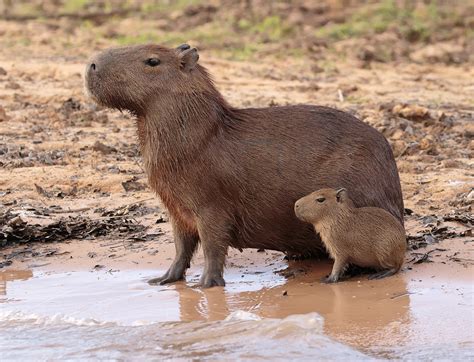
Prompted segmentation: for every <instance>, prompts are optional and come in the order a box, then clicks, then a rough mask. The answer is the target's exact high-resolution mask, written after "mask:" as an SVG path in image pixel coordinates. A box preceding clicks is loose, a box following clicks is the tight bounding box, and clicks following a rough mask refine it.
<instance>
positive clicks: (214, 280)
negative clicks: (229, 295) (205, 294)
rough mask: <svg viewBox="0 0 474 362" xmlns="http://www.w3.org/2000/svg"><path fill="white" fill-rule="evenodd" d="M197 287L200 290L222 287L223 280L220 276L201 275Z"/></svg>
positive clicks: (223, 284)
mask: <svg viewBox="0 0 474 362" xmlns="http://www.w3.org/2000/svg"><path fill="white" fill-rule="evenodd" d="M199 285H200V286H201V287H202V288H211V287H224V286H225V280H224V278H223V277H222V276H221V275H210V274H203V275H202V276H201V280H200V281H199Z"/></svg>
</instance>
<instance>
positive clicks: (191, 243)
mask: <svg viewBox="0 0 474 362" xmlns="http://www.w3.org/2000/svg"><path fill="white" fill-rule="evenodd" d="M172 226H173V234H174V245H175V248H176V256H175V258H174V261H173V263H172V264H171V266H170V268H169V269H168V271H167V272H166V273H165V274H164V275H163V276H161V277H159V278H153V279H150V280H149V281H148V283H149V284H152V285H157V284H168V283H173V282H176V281H178V280H183V279H184V275H185V273H186V269H187V268H189V267H190V264H191V259H192V257H193V255H194V252H195V251H196V248H197V245H198V242H199V236H198V234H197V233H190V232H188V231H186V230H184V229H183V228H181V227H180V226H179V225H178V224H176V223H175V222H173V221H172Z"/></svg>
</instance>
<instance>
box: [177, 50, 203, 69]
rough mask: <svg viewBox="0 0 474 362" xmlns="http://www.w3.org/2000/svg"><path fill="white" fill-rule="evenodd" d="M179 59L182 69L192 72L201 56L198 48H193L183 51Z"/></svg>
mask: <svg viewBox="0 0 474 362" xmlns="http://www.w3.org/2000/svg"><path fill="white" fill-rule="evenodd" d="M179 58H180V61H181V68H182V69H184V70H186V71H190V70H192V69H193V68H194V67H195V66H196V64H197V62H198V60H199V54H198V51H197V49H196V48H191V49H186V50H184V51H182V52H181V53H180V54H179Z"/></svg>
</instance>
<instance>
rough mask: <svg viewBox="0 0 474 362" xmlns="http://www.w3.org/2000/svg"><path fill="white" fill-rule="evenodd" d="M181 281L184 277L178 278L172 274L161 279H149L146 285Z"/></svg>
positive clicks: (167, 274)
mask: <svg viewBox="0 0 474 362" xmlns="http://www.w3.org/2000/svg"><path fill="white" fill-rule="evenodd" d="M183 279H184V275H181V276H178V275H173V274H172V273H166V274H165V275H163V276H162V277H159V278H153V279H150V280H149V281H148V284H150V285H164V284H169V283H174V282H177V281H180V280H183Z"/></svg>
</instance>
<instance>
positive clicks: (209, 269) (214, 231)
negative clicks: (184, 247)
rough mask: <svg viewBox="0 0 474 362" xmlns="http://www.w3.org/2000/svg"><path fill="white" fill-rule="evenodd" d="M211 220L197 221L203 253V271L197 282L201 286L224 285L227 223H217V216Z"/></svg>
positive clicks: (227, 241) (227, 243)
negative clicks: (206, 221) (205, 221)
mask: <svg viewBox="0 0 474 362" xmlns="http://www.w3.org/2000/svg"><path fill="white" fill-rule="evenodd" d="M211 219H212V220H213V221H212V222H208V223H203V222H201V223H198V230H199V238H200V239H201V245H202V251H203V253H204V263H205V264H204V271H203V273H202V276H201V280H200V282H199V284H200V286H201V287H202V288H210V287H216V286H221V287H223V286H224V285H225V281H224V278H223V274H224V264H225V258H226V256H227V249H228V245H229V238H230V236H229V234H228V230H229V228H228V226H227V225H217V224H216V220H218V219H219V218H217V217H215V216H214V217H212V218H211Z"/></svg>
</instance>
